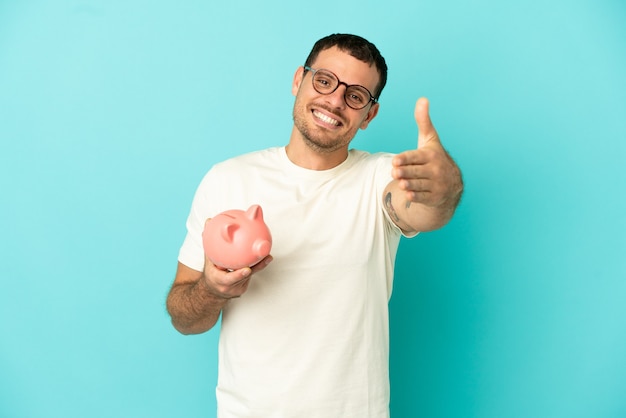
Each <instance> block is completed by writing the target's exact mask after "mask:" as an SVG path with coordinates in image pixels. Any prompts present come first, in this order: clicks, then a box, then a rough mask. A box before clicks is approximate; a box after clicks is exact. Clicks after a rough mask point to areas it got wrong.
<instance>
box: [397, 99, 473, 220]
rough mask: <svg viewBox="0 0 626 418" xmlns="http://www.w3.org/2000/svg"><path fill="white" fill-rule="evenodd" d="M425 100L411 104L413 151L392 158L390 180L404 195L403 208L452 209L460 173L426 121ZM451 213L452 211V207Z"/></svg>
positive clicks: (427, 117) (461, 185)
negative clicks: (413, 205) (414, 127)
mask: <svg viewBox="0 0 626 418" xmlns="http://www.w3.org/2000/svg"><path fill="white" fill-rule="evenodd" d="M428 108H429V103H428V99H426V98H425V97H422V98H420V99H419V100H418V101H417V103H416V104H415V122H416V123H417V128H418V131H419V133H418V137H417V149H413V150H409V151H405V152H403V153H400V154H398V155H396V156H395V157H394V159H393V161H392V164H393V169H392V176H393V178H394V179H396V180H398V186H399V187H400V189H401V190H403V191H405V193H406V200H407V206H408V205H409V204H410V203H420V204H423V205H425V206H428V207H441V206H445V205H446V204H447V203H449V202H452V203H450V204H451V205H453V206H456V203H457V202H458V198H459V196H460V193H461V190H462V188H463V183H462V180H461V172H460V170H459V168H458V167H457V165H456V164H455V163H454V161H453V160H452V158H450V156H449V155H448V153H447V152H446V150H445V149H444V148H443V146H442V145H441V140H440V139H439V134H438V133H437V131H436V130H435V127H434V126H433V124H432V121H431V120H430V114H429V112H428ZM452 209H454V207H452Z"/></svg>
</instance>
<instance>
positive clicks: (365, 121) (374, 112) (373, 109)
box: [360, 103, 380, 129]
mask: <svg viewBox="0 0 626 418" xmlns="http://www.w3.org/2000/svg"><path fill="white" fill-rule="evenodd" d="M379 107H380V103H374V105H373V106H372V107H370V110H368V111H367V115H366V116H365V119H363V122H361V126H360V128H361V129H365V128H367V125H369V124H370V122H371V121H372V119H374V118H375V117H376V115H377V114H378V108H379Z"/></svg>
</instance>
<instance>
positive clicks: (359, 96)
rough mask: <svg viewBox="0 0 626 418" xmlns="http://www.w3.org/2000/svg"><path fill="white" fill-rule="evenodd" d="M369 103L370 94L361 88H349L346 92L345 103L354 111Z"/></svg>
mask: <svg viewBox="0 0 626 418" xmlns="http://www.w3.org/2000/svg"><path fill="white" fill-rule="evenodd" d="M369 102H370V93H369V92H368V91H367V90H365V88H364V87H361V86H350V87H348V89H347V90H346V103H347V104H348V106H350V107H351V108H354V109H362V108H364V107H365V106H367V104H368V103H369Z"/></svg>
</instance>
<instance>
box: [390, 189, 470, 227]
mask: <svg viewBox="0 0 626 418" xmlns="http://www.w3.org/2000/svg"><path fill="white" fill-rule="evenodd" d="M459 178H460V177H459ZM462 193H463V183H462V180H460V181H459V183H458V185H457V187H455V190H454V192H452V193H450V194H449V196H448V198H447V199H445V200H443V201H442V202H440V203H439V204H438V205H436V206H429V205H426V204H424V203H417V202H413V201H412V200H411V199H410V197H409V195H408V192H407V191H406V190H404V189H402V188H400V186H399V182H398V181H397V180H394V181H392V182H391V183H389V185H388V186H387V188H386V189H385V196H384V202H385V207H386V209H387V212H388V213H389V216H390V217H391V219H392V220H393V221H394V222H395V223H396V225H398V226H399V227H400V228H401V229H402V230H404V231H405V232H409V233H410V232H427V231H433V230H435V229H439V228H441V227H443V226H444V225H446V224H447V223H448V222H449V221H450V219H452V216H453V215H454V212H455V210H456V207H457V206H458V204H459V201H460V199H461V195H462Z"/></svg>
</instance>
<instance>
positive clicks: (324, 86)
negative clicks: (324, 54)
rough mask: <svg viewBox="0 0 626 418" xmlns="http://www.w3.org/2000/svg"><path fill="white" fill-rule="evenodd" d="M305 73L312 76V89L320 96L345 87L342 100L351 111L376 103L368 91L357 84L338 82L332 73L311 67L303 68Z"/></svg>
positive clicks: (376, 100)
mask: <svg viewBox="0 0 626 418" xmlns="http://www.w3.org/2000/svg"><path fill="white" fill-rule="evenodd" d="M304 70H305V71H311V74H312V75H313V78H312V82H313V88H314V89H315V91H316V92H318V93H320V94H331V93H333V92H334V91H335V90H337V88H338V87H339V86H340V85H342V84H343V85H344V86H346V91H345V93H344V94H343V98H344V100H345V101H346V104H347V105H348V106H350V107H351V108H352V109H355V110H360V109H363V108H364V107H365V106H367V105H368V104H369V103H370V102H372V103H376V102H378V99H376V98H374V96H372V93H370V91H369V90H368V89H366V88H365V87H363V86H360V85H358V84H346V83H344V82H343V81H339V79H338V78H337V76H336V75H335V74H333V73H332V72H330V71H328V70H324V69H313V68H311V67H306V66H305V67H304Z"/></svg>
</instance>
